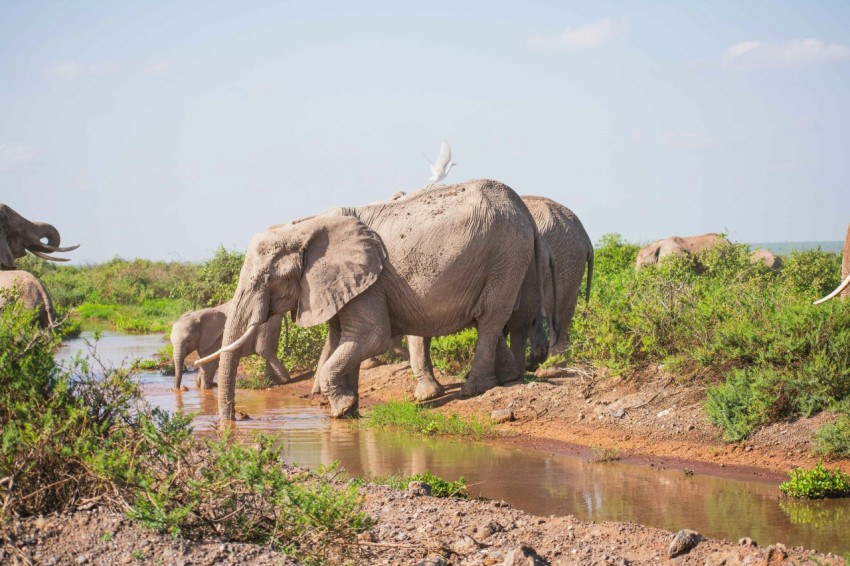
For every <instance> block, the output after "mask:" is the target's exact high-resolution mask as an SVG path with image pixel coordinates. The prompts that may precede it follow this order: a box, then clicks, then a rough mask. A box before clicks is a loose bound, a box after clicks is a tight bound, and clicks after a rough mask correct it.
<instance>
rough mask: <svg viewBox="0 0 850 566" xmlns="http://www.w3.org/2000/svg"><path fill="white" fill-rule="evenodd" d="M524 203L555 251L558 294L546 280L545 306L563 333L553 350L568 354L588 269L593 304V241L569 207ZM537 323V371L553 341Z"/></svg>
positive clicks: (544, 201) (534, 199) (535, 200)
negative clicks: (556, 318) (580, 293)
mask: <svg viewBox="0 0 850 566" xmlns="http://www.w3.org/2000/svg"><path fill="white" fill-rule="evenodd" d="M522 201H523V202H524V203H525V205H526V206H527V207H528V210H529V211H530V212H531V216H532V217H534V222H535V223H536V224H537V230H538V231H539V232H540V237H541V238H542V239H543V241H544V242H545V243H546V245H547V246H548V247H549V249H550V250H551V252H552V256H553V258H554V262H555V281H556V282H557V293H554V292H553V288H552V281H551V279H545V280H544V284H545V299H544V302H543V306H544V310H545V312H547V313H550V317H551V314H552V313H554V314H557V315H558V325H559V326H560V332H559V333H558V338H557V341H556V342H555V343H554V345H553V347H552V350H553V352H554V353H556V354H560V353H563V352H564V351H565V350H566V348H567V343H568V341H569V332H570V326H571V325H572V322H573V315H575V311H576V302H577V301H578V295H579V291H580V290H581V282H582V279H583V278H584V272H585V265H586V266H587V286H586V288H585V292H584V300H585V302H587V301H590V291H591V286H592V284H593V242H591V241H590V236H588V235H587V232H586V231H585V229H584V226H583V225H582V223H581V220H579V219H578V216H576V215H575V214H574V213H573V211H571V210H570V209H569V208H567V207H566V206H564V205H562V204H560V203H557V202H555V201H553V200H552V199H548V198H546V197H538V196H524V197H522ZM535 323H536V324H535V330H534V332H532V335H531V336H532V340H531V356H530V359H529V364H530V366H531V367H536V366H537V365H539V364H540V363H542V362H543V361H544V360H545V359H546V358H547V357H548V356H549V340H548V339H547V338H546V336H545V334H544V332H543V327H542V325H541V324H540V323H541V317H537V318H536V320H535ZM550 326H552V322H551V320H550Z"/></svg>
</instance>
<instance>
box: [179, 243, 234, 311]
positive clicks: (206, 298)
mask: <svg viewBox="0 0 850 566" xmlns="http://www.w3.org/2000/svg"><path fill="white" fill-rule="evenodd" d="M244 261H245V254H243V253H242V252H238V251H236V250H228V249H225V248H224V246H219V248H218V249H217V250H216V251H215V255H214V256H213V257H212V258H211V259H209V260H208V261H207V262H206V263H204V265H203V267H201V269H200V273H198V274H197V276H196V277H194V278H193V279H191V280H185V281H183V282H181V285H180V293H181V295H182V296H183V297H185V298H186V299H187V300H188V301H189V302H190V303H191V304H192V308H194V309H200V308H205V307H214V306H216V305H220V304H222V303H226V302H227V301H229V300H230V299H232V298H233V294H234V293H235V292H236V286H237V284H238V283H239V271H240V270H241V269H242V263H243V262H244Z"/></svg>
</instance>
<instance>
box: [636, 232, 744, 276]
mask: <svg viewBox="0 0 850 566" xmlns="http://www.w3.org/2000/svg"><path fill="white" fill-rule="evenodd" d="M718 243H721V244H729V243H730V242H729V240H727V239H726V238H724V237H723V236H721V235H720V234H703V235H702V236H686V237H680V236H672V237H670V238H664V239H662V240H656V241H654V242H652V243H651V244H647V245H646V246H644V247H642V248H641V249H640V250H639V251H638V254H637V260H636V261H635V269H640V268H641V267H646V266H647V265H653V264H656V263H659V262H660V261H661V259H662V258H664V257H666V256H668V255H678V254H685V255H690V254H692V253H694V252H697V251H702V250H707V249H709V248H711V247H712V246H714V245H715V244H718Z"/></svg>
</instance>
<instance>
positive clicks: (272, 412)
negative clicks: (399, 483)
mask: <svg viewBox="0 0 850 566" xmlns="http://www.w3.org/2000/svg"><path fill="white" fill-rule="evenodd" d="M130 338H132V339H140V342H144V345H141V348H142V349H144V348H146V347H150V346H151V345H152V344H151V343H149V342H145V339H144V337H137V336H133V337H130ZM140 342H136V344H137V345H138V344H140ZM158 348H159V345H156V346H155V347H154V351H155V350H156V349H158ZM98 350H99V351H102V350H101V348H100V347H99V348H98ZM120 357H121V356H119V358H120ZM125 357H126V356H125ZM143 383H144V389H145V395H146V397H147V398H148V399H149V400H150V402H151V403H152V404H154V405H156V406H159V407H162V408H165V409H169V410H175V409H180V410H183V411H192V412H197V413H199V416H198V417H197V419H196V421H195V426H196V430H197V431H198V433H199V434H202V435H205V434H213V433H212V432H211V431H210V426H209V425H211V424H213V423H214V421H215V415H216V413H217V405H216V393H215V391H214V390H197V389H194V388H192V389H190V390H189V391H187V392H183V393H175V392H173V391H170V390H169V388H170V385H171V384H170V380H169V379H168V378H165V377H162V376H159V375H158V374H155V373H149V374H144V375H143ZM285 391H286V390H285V388H276V389H272V390H267V391H245V390H238V391H237V395H236V402H237V406H238V407H239V409H240V410H241V411H245V412H247V413H248V414H249V415H251V417H252V420H249V421H244V422H240V423H239V428H240V430H241V431H244V432H249V431H252V430H259V431H263V432H267V433H272V434H275V435H276V436H278V437H279V438H280V441H281V443H282V446H283V453H284V457H285V459H286V460H287V461H288V462H292V463H297V464H301V465H304V466H308V467H317V466H319V465H327V464H330V463H332V462H333V461H335V460H339V461H340V462H341V463H342V466H343V467H344V468H345V469H346V470H347V471H348V473H350V474H351V475H354V476H380V475H388V474H394V473H398V472H400V473H403V474H411V473H421V472H425V471H430V472H433V473H435V474H437V475H439V476H442V477H445V478H447V479H455V478H457V477H458V476H464V477H465V478H467V480H468V481H469V483H470V485H471V491H472V493H473V494H476V495H482V496H484V497H487V498H491V499H503V500H505V501H508V502H509V503H511V504H512V505H514V506H515V507H518V508H520V509H523V510H526V511H529V512H531V513H535V514H538V515H550V514H555V515H567V514H573V515H576V516H578V517H579V518H581V519H584V520H587V521H591V520H592V521H602V520H614V521H631V522H634V523H640V524H644V525H650V526H654V527H661V528H665V529H669V530H673V531H675V530H678V529H681V528H690V529H694V530H697V531H699V532H701V533H703V534H704V535H708V536H712V537H718V538H726V539H730V540H737V539H739V538H741V537H744V536H749V537H752V538H754V539H755V540H757V541H758V542H759V543H760V544H762V545H767V544H771V543H774V542H783V543H784V544H786V545H803V546H806V547H809V548H816V549H818V550H822V551H831V552H836V553H844V552H850V537H848V536H847V522H846V521H847V518H848V517H850V500H847V499H844V500H832V501H822V502H806V501H792V500H787V499H779V497H778V495H779V491H778V489H777V487H776V485H775V484H772V483H760V482H752V481H735V480H730V479H726V478H715V477H709V476H703V475H696V476H686V475H685V474H684V473H683V471H681V470H658V469H655V468H651V467H646V466H639V465H631V464H623V463H590V462H587V461H584V460H582V459H579V458H575V457H569V456H560V455H557V456H556V455H551V454H547V453H543V452H538V451H533V450H519V449H516V448H511V447H507V446H503V445H500V444H494V443H484V442H469V441H447V440H441V439H433V438H426V437H419V436H409V435H405V434H398V433H390V432H381V431H374V430H366V429H358V428H357V426H356V425H355V424H354V423H352V422H350V421H337V420H331V419H329V418H328V417H327V415H326V413H325V412H324V411H322V410H320V409H317V408H315V407H312V406H310V405H308V404H307V403H306V401H303V400H299V399H292V398H290V397H286V396H285V395H284V394H285Z"/></svg>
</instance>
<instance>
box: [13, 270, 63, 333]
mask: <svg viewBox="0 0 850 566" xmlns="http://www.w3.org/2000/svg"><path fill="white" fill-rule="evenodd" d="M13 288H16V289H17V290H18V293H20V298H21V300H22V301H23V302H24V305H25V306H26V307H27V308H28V309H38V320H39V324H41V327H42V328H47V327H49V326H54V321H55V320H56V313H55V312H54V311H53V302H52V301H51V300H50V295H48V294H47V289H45V288H44V284H43V283H42V282H41V280H40V279H39V278H38V277H36V276H35V275H33V274H32V273H30V272H28V271H18V270H15V271H0V309H2V308H3V307H4V306H5V305H6V303H7V301H8V294H7V293H6V292H3V291H5V290H11V289H13Z"/></svg>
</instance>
